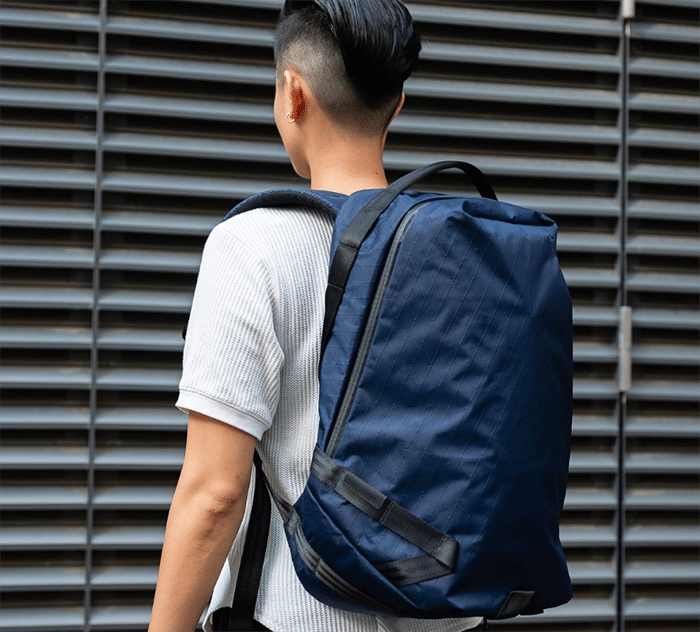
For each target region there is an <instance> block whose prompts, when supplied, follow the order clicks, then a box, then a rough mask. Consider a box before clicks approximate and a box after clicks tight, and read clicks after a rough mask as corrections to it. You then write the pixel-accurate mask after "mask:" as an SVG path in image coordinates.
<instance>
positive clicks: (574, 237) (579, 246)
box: [557, 232, 620, 253]
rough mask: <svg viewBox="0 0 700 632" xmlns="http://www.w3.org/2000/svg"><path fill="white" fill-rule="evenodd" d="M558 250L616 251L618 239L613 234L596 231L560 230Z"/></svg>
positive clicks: (618, 246)
mask: <svg viewBox="0 0 700 632" xmlns="http://www.w3.org/2000/svg"><path fill="white" fill-rule="evenodd" d="M557 250H558V251H560V252H606V253H618V252H619V250H620V239H619V238H616V236H615V235H604V234H597V233H574V232H562V233H559V235H558V236H557Z"/></svg>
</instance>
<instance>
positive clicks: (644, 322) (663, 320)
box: [632, 308, 700, 330]
mask: <svg viewBox="0 0 700 632" xmlns="http://www.w3.org/2000/svg"><path fill="white" fill-rule="evenodd" d="M632 324H633V325H634V326H635V327H650V328H654V327H659V328H662V329H690V330H696V329H700V311H691V310H680V309H653V308H636V309H634V310H633V311H632Z"/></svg>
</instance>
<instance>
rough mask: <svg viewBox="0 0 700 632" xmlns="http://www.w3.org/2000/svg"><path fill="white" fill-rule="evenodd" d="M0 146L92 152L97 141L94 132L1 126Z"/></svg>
mask: <svg viewBox="0 0 700 632" xmlns="http://www.w3.org/2000/svg"><path fill="white" fill-rule="evenodd" d="M0 144H2V145H6V146H8V147H35V148H36V147H41V148H47V149H48V148H51V149H57V148H58V149H75V150H79V149H82V150H94V149H95V147H96V144H97V139H96V136H95V133H94V132H86V131H81V130H70V131H68V130H66V129H65V128H62V129H60V130H58V129H54V130H51V129H45V128H36V127H19V126H14V125H3V126H2V127H0Z"/></svg>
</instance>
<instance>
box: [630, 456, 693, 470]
mask: <svg viewBox="0 0 700 632" xmlns="http://www.w3.org/2000/svg"><path fill="white" fill-rule="evenodd" d="M625 469H626V470H627V471H628V472H630V473H635V474H641V473H644V474H700V460H699V459H698V458H697V455H692V456H689V455H685V454H667V455H656V454H634V453H630V452H628V453H627V458H626V460H625Z"/></svg>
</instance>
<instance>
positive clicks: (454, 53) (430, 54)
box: [421, 41, 655, 74]
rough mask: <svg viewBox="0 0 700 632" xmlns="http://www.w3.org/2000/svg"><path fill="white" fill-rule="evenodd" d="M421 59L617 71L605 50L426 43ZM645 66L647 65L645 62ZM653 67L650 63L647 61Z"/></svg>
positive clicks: (615, 60) (615, 59) (615, 61)
mask: <svg viewBox="0 0 700 632" xmlns="http://www.w3.org/2000/svg"><path fill="white" fill-rule="evenodd" d="M421 59H424V60H426V61H428V60H429V61H443V62H462V63H469V64H479V65H482V66H483V65H489V66H491V65H498V66H515V67H526V68H547V69H564V70H568V71H575V70H579V71H587V72H609V73H611V74H618V73H619V71H620V60H619V59H618V57H617V56H616V55H609V54H605V53H599V54H594V53H583V52H576V53H569V52H562V51H558V50H541V51H540V50H536V49H531V48H515V47H513V48H504V47H501V46H480V45H469V44H452V43H446V42H435V41H433V42H426V43H424V45H423V49H422V50H421ZM640 67H643V68H644V69H646V68H647V65H646V64H645V65H644V66H640ZM649 67H650V68H651V69H655V66H654V65H653V64H649Z"/></svg>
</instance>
